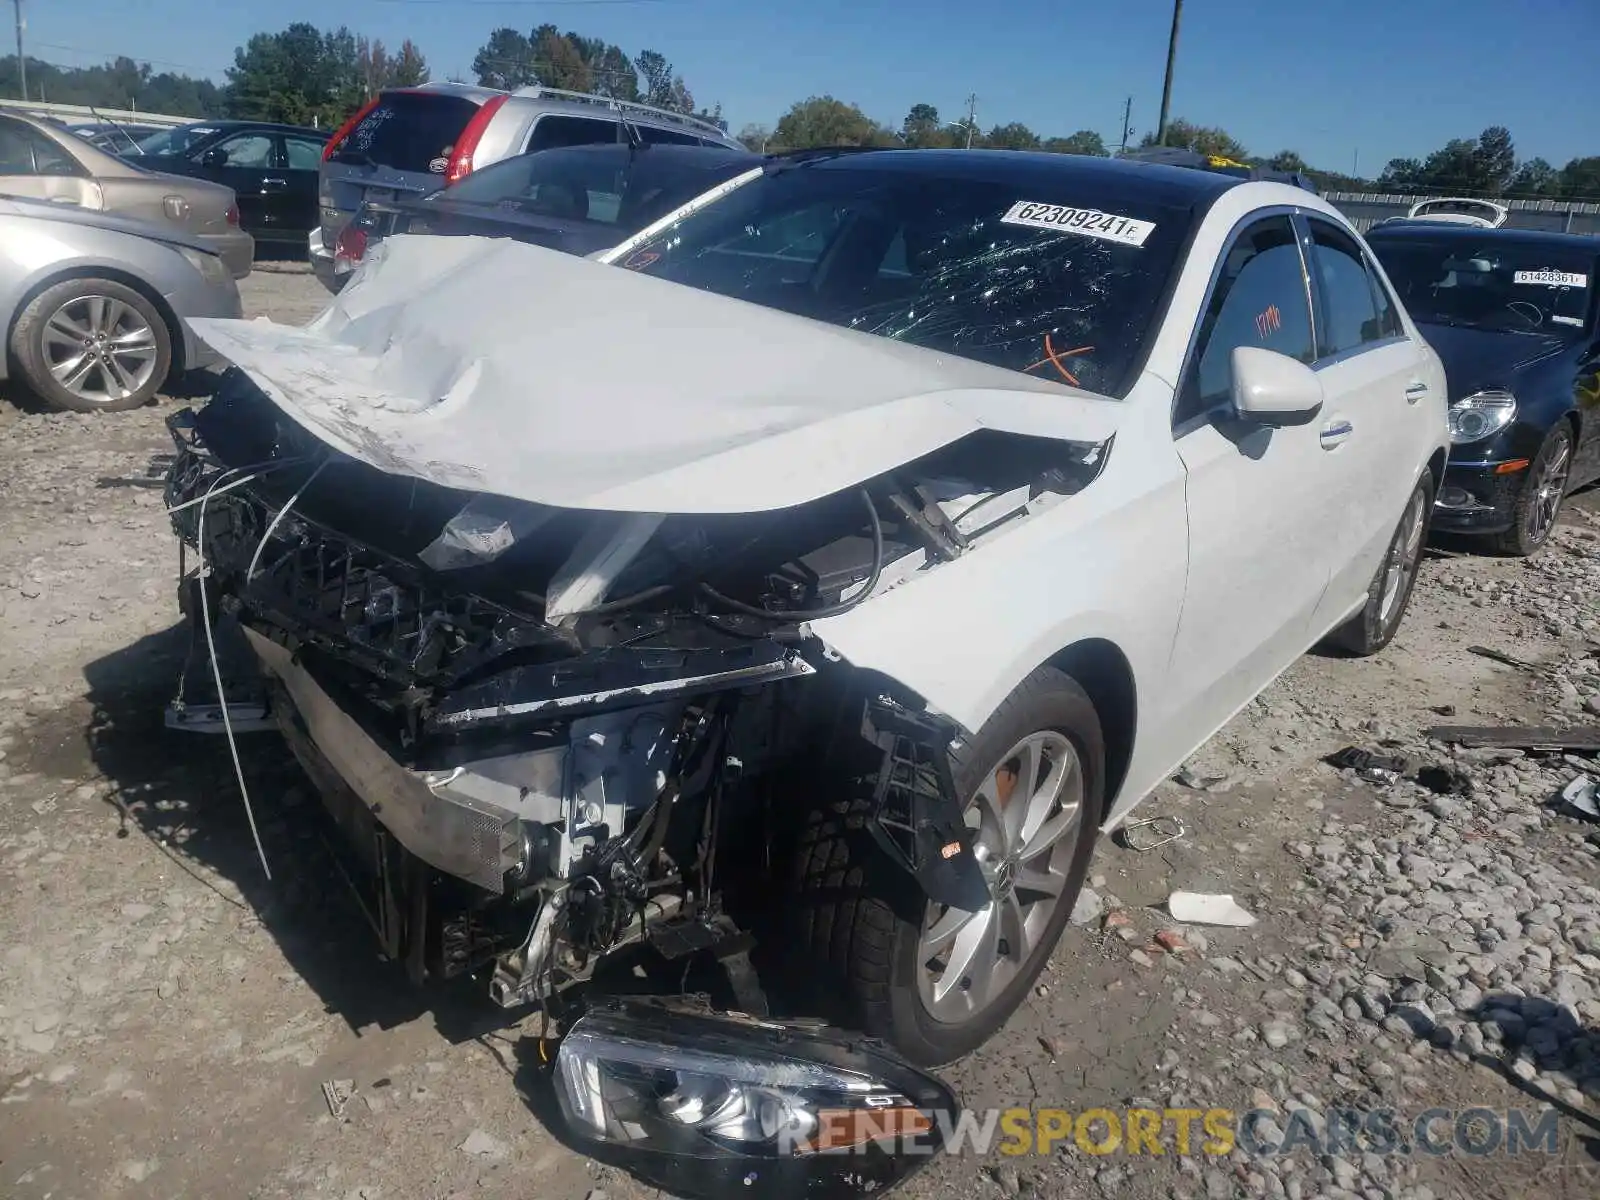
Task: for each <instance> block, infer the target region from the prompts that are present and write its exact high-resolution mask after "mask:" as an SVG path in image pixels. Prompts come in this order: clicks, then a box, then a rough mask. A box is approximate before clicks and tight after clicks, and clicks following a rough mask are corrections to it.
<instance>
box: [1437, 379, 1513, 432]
mask: <svg viewBox="0 0 1600 1200" xmlns="http://www.w3.org/2000/svg"><path fill="white" fill-rule="evenodd" d="M1516 415H1517V398H1516V397H1515V396H1513V395H1512V394H1511V393H1510V392H1508V391H1505V390H1504V389H1502V388H1491V389H1490V390H1488V391H1484V392H1474V393H1473V394H1472V395H1470V396H1466V397H1463V398H1462V399H1460V400H1457V401H1456V402H1455V403H1454V404H1452V405H1451V406H1450V441H1451V442H1452V443H1454V444H1455V445H1457V446H1460V445H1464V444H1466V443H1467V442H1481V441H1483V439H1484V438H1486V437H1489V436H1491V435H1492V434H1496V433H1499V432H1500V431H1501V430H1502V429H1504V428H1505V427H1506V426H1507V425H1509V424H1511V422H1512V419H1513V418H1514V417H1516Z"/></svg>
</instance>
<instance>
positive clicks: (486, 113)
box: [444, 96, 508, 184]
mask: <svg viewBox="0 0 1600 1200" xmlns="http://www.w3.org/2000/svg"><path fill="white" fill-rule="evenodd" d="M507 99H508V97H506V96H495V97H494V98H493V99H491V100H489V101H487V102H486V103H484V104H483V105H482V106H480V107H479V109H478V111H477V112H476V113H474V114H473V117H472V120H470V121H468V122H467V127H466V128H465V129H463V130H462V131H461V136H460V137H458V138H457V139H456V145H455V150H454V151H453V152H452V153H451V155H450V166H449V169H448V170H446V171H445V176H444V181H445V183H447V184H450V183H455V182H456V181H458V180H461V179H465V178H466V177H467V176H468V175H470V174H472V156H473V154H474V153H476V152H477V149H478V142H479V141H481V140H482V138H483V131H484V130H485V129H487V128H489V122H490V121H492V120H494V114H495V113H497V112H499V111H500V106H501V105H502V104H504V103H505V102H506V100H507Z"/></svg>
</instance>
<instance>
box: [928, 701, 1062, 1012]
mask: <svg viewBox="0 0 1600 1200" xmlns="http://www.w3.org/2000/svg"><path fill="white" fill-rule="evenodd" d="M1083 796H1084V775H1083V767H1082V764H1081V763H1080V762H1079V759H1078V754H1077V751H1076V750H1075V749H1074V748H1073V745H1072V742H1071V741H1070V740H1069V739H1068V738H1067V737H1066V735H1065V734H1062V733H1058V732H1056V731H1055V730H1044V731H1041V732H1038V733H1032V734H1029V735H1028V736H1027V737H1025V738H1023V739H1022V740H1021V741H1019V742H1018V743H1017V744H1016V745H1015V746H1013V747H1012V748H1011V749H1010V750H1009V751H1007V752H1006V753H1005V754H1004V755H1003V756H1002V757H1001V758H1000V760H999V762H997V763H996V764H995V766H994V767H993V769H991V770H990V771H989V773H988V774H987V775H986V776H985V777H984V780H983V782H982V783H981V784H979V786H978V789H977V792H976V794H975V795H974V796H973V797H972V799H971V801H970V802H969V804H968V806H967V808H966V813H965V816H966V824H967V826H968V828H970V829H973V830H975V831H976V841H975V843H974V846H973V852H974V854H975V855H976V857H977V859H978V864H979V866H980V868H981V869H982V871H983V876H984V880H985V882H986V883H987V884H988V888H989V902H988V903H987V904H986V905H985V906H984V907H983V908H982V909H980V910H979V911H978V912H975V913H973V912H966V911H964V910H962V909H956V908H950V907H947V906H944V905H939V904H930V905H929V906H928V913H927V917H926V918H925V921H924V924H923V931H922V937H921V939H920V940H919V942H918V946H917V961H918V974H917V985H918V992H919V995H920V997H921V1000H922V1004H923V1007H924V1008H925V1009H926V1010H927V1011H928V1013H929V1015H930V1016H932V1017H934V1018H935V1019H936V1020H940V1021H945V1022H958V1021H966V1020H969V1019H971V1018H972V1017H975V1016H977V1015H978V1014H979V1013H982V1012H983V1011H984V1010H986V1009H987V1008H989V1007H990V1005H992V1004H993V1003H994V1002H995V1001H996V1000H998V999H999V998H1000V996H1001V995H1002V994H1003V993H1004V992H1005V990H1006V987H1007V985H1008V984H1010V983H1011V981H1012V980H1013V979H1015V978H1016V977H1017V975H1018V974H1019V973H1020V972H1021V971H1022V970H1023V968H1024V967H1025V966H1026V964H1027V963H1028V960H1029V959H1030V957H1031V956H1032V954H1033V952H1034V950H1035V949H1036V948H1037V947H1038V945H1039V942H1040V940H1041V939H1042V938H1043V937H1044V935H1045V930H1046V929H1047V928H1048V927H1049V925H1050V921H1051V917H1052V915H1053V914H1054V913H1055V911H1056V907H1057V905H1058V904H1059V903H1060V902H1061V899H1062V896H1063V894H1064V892H1065V890H1066V884H1067V874H1068V871H1069V869H1070V866H1071V862H1072V854H1073V847H1074V845H1075V844H1076V841H1077V837H1076V833H1077V828H1078V823H1079V821H1080V820H1081V819H1082V814H1083Z"/></svg>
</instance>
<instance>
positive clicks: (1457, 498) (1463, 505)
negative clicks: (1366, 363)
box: [1367, 222, 1600, 555]
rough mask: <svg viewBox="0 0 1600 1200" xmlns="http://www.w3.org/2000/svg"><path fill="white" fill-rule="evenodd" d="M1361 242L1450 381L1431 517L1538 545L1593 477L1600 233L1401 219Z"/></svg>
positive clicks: (1498, 539)
mask: <svg viewBox="0 0 1600 1200" xmlns="http://www.w3.org/2000/svg"><path fill="white" fill-rule="evenodd" d="M1367 240H1368V242H1369V243H1370V244H1371V246H1372V249H1373V251H1374V252H1375V253H1376V254H1377V256H1378V259H1379V261H1380V262H1381V263H1382V264H1383V268H1384V270H1385V271H1386V272H1387V273H1388V276H1389V279H1390V281H1391V282H1393V284H1394V286H1395V290H1396V291H1397V292H1399V294H1400V298H1401V299H1402V300H1403V301H1404V302H1405V306H1406V308H1407V309H1408V310H1409V311H1410V313H1411V316H1412V318H1413V319H1415V320H1416V322H1417V324H1418V325H1419V326H1421V329H1422V333H1423V336H1425V337H1426V338H1427V339H1428V342H1429V343H1430V344H1431V345H1432V346H1433V348H1434V349H1435V350H1436V351H1438V353H1439V357H1440V358H1441V359H1443V360H1444V369H1445V374H1446V376H1447V377H1448V379H1449V385H1450V437H1451V442H1452V443H1453V445H1452V447H1451V451H1450V466H1449V470H1448V471H1447V472H1446V474H1445V481H1444V486H1443V487H1442V488H1440V489H1439V495H1438V499H1437V501H1436V502H1435V505H1434V513H1433V527H1434V529H1436V530H1439V531H1441V532H1450V533H1470V534H1482V535H1485V536H1487V537H1489V538H1490V539H1491V540H1492V542H1493V544H1494V546H1495V548H1496V549H1497V550H1499V551H1501V552H1502V553H1505V554H1518V555H1526V554H1532V553H1533V552H1534V551H1536V550H1538V549H1539V547H1541V546H1542V545H1544V543H1545V542H1546V541H1547V540H1548V539H1549V537H1550V532H1551V530H1552V529H1554V528H1555V523H1556V514H1557V513H1558V512H1559V510H1560V508H1561V502H1562V500H1563V499H1564V498H1565V496H1566V495H1567V493H1568V492H1570V491H1571V490H1572V489H1573V488H1574V487H1578V486H1580V485H1582V484H1585V483H1590V482H1592V481H1593V480H1595V479H1596V478H1597V477H1600V332H1597V329H1596V304H1595V293H1596V283H1597V280H1600V239H1597V238H1592V237H1582V236H1579V235H1576V234H1562V233H1544V232H1541V231H1538V230H1527V229H1478V228H1473V227H1470V226H1464V225H1463V226H1449V225H1443V224H1428V225H1422V224H1409V223H1406V222H1396V223H1395V224H1392V225H1385V226H1383V227H1382V228H1380V229H1374V230H1372V231H1370V232H1369V233H1368V235H1367Z"/></svg>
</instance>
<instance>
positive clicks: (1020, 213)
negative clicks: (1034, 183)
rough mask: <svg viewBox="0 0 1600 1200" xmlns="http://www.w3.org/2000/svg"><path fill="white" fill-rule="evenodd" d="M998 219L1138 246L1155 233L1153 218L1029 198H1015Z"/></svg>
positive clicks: (1007, 222) (1013, 223) (1004, 221)
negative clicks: (1147, 218) (1145, 219)
mask: <svg viewBox="0 0 1600 1200" xmlns="http://www.w3.org/2000/svg"><path fill="white" fill-rule="evenodd" d="M1000 220H1001V221H1002V222H1003V223H1004V224H1007V225H1027V226H1030V227H1031V228H1034V229H1053V230H1055V231H1056V232H1057V233H1077V234H1082V235H1083V236H1084V237H1092V238H1102V239H1104V240H1105V241H1108V242H1121V243H1122V244H1123V245H1125V246H1142V245H1144V243H1145V239H1146V238H1148V237H1149V236H1150V235H1151V234H1152V233H1154V232H1155V228H1156V225H1155V222H1154V221H1140V220H1136V219H1135V218H1133V217H1119V216H1118V215H1117V214H1116V213H1106V212H1100V211H1099V210H1098V209H1093V208H1067V207H1065V206H1063V205H1060V204H1040V203H1037V202H1036V201H1032V200H1019V201H1017V202H1016V203H1015V204H1013V205H1012V206H1011V208H1010V209H1009V210H1007V212H1006V215H1005V216H1003V217H1001V218H1000Z"/></svg>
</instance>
